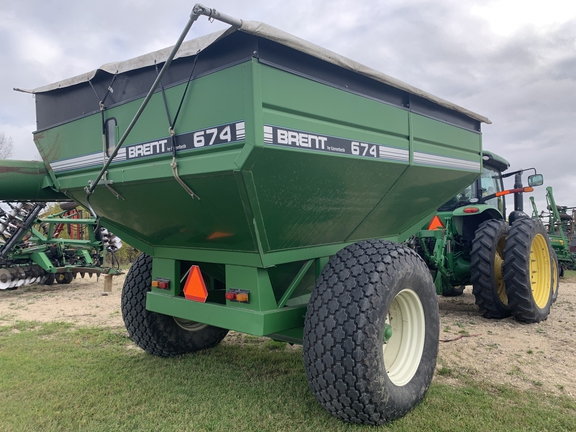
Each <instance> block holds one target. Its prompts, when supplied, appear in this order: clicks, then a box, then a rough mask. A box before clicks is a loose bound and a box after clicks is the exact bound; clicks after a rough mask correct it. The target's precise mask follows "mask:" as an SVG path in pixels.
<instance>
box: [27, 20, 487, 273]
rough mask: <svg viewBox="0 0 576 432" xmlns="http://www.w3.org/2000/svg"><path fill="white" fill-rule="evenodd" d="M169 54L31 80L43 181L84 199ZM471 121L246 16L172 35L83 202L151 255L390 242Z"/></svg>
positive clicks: (456, 181) (464, 151) (214, 256)
mask: <svg viewBox="0 0 576 432" xmlns="http://www.w3.org/2000/svg"><path fill="white" fill-rule="evenodd" d="M167 53H168V50H161V51H158V52H154V53H150V54H146V55H144V56H142V57H138V58H135V59H131V60H128V61H125V62H120V63H113V64H107V65H104V66H102V67H101V68H99V69H97V70H95V71H92V72H90V73H86V74H83V75H81V76H78V77H74V78H70V79H67V80H64V81H61V82H58V83H55V84H51V85H48V86H45V87H42V88H39V89H36V90H33V93H34V94H35V95H36V107H37V129H38V130H37V132H35V134H34V139H35V143H36V145H37V147H38V150H39V151H40V154H41V155H42V158H43V161H44V163H45V165H46V167H47V170H48V173H49V176H48V178H46V179H44V184H52V188H53V189H54V190H56V191H58V192H59V193H61V194H63V195H62V197H64V196H66V197H68V198H73V199H74V200H76V201H78V202H81V203H83V204H86V205H87V204H88V203H87V196H86V192H85V188H86V186H87V185H89V184H90V182H91V181H93V180H94V179H95V178H96V176H97V175H98V173H99V172H100V170H101V169H102V167H103V165H104V163H105V162H106V161H107V158H108V157H109V155H111V154H112V152H113V150H114V147H115V146H116V144H117V143H118V140H119V138H120V137H121V136H122V135H123V133H124V132H125V130H126V128H127V127H128V125H129V123H130V121H131V120H132V118H133V115H134V113H135V112H136V111H137V108H138V107H139V105H140V103H141V101H142V99H143V98H144V96H145V94H146V91H147V90H148V89H149V88H150V86H151V84H152V82H153V81H154V79H155V78H156V77H157V74H158V70H159V67H160V66H161V65H162V63H163V62H164V61H165V60H166V56H167ZM482 122H489V121H488V120H487V119H485V118H484V117H482V116H479V115H477V114H474V113H472V112H470V111H468V110H465V109H463V108H460V107H457V106H455V105H453V104H451V103H449V102H446V101H444V100H441V99H439V98H437V97H435V96H432V95H430V94H427V93H426V92H423V91H421V90H418V89H416V88H414V87H412V86H409V85H407V84H404V83H402V82H400V81H397V80H395V79H393V78H390V77H388V76H386V75H384V74H381V73H379V72H376V71H374V70H372V69H370V68H367V67H365V66H362V65H360V64H357V63H355V62H353V61H351V60H349V59H346V58H344V57H341V56H339V55H336V54H334V53H331V52H329V51H326V50H324V49H322V48H320V47H318V46H315V45H313V44H310V43H308V42H305V41H303V40H301V39H298V38H296V37H294V36H292V35H289V34H286V33H284V32H282V31H280V30H278V29H275V28H273V27H270V26H268V25H265V24H262V23H258V22H248V21H244V22H243V23H242V27H241V28H239V29H234V28H231V29H229V30H227V31H221V32H218V33H215V34H211V35H208V36H205V37H201V38H199V39H195V40H191V41H188V42H185V43H184V44H183V45H182V47H181V49H180V51H179V54H178V55H177V57H176V58H175V60H174V61H173V63H172V64H171V66H170V68H169V69H168V71H167V73H166V74H165V75H164V77H163V79H162V83H161V86H159V88H158V89H157V91H156V92H155V93H154V95H153V96H152V98H151V100H150V103H149V104H148V106H147V108H146V109H145V110H144V112H143V114H142V116H141V117H140V119H139V121H138V122H137V123H136V125H135V126H134V128H133V129H132V131H131V132H130V134H129V136H128V138H127V139H126V142H125V143H124V145H123V147H122V148H121V149H120V151H119V152H118V154H117V156H116V157H115V158H114V159H113V160H112V162H111V163H110V165H109V167H108V170H107V172H106V173H105V175H104V176H103V177H102V181H101V182H100V184H99V185H98V186H97V187H96V188H95V191H94V194H93V195H92V196H91V198H90V203H89V204H90V206H91V208H92V209H93V210H94V211H95V213H96V214H97V215H99V216H100V218H101V221H102V223H103V225H105V226H107V227H108V228H109V229H110V230H112V231H113V232H114V233H116V234H117V235H119V236H120V237H121V238H123V239H125V240H127V241H129V242H130V243H132V244H133V245H134V246H136V247H138V248H140V249H141V250H144V251H145V252H147V253H149V254H151V255H154V256H163V257H167V258H177V259H189V260H199V259H201V260H202V261H217V262H228V263H235V262H242V263H245V264H249V265H265V266H266V265H274V264H276V263H278V262H283V261H292V256H293V255H291V254H293V251H296V250H298V251H299V253H300V254H301V255H299V259H306V258H307V257H314V256H326V255H329V254H333V253H335V252H336V251H337V250H339V249H341V248H342V247H343V244H348V243H352V242H356V241H358V240H361V239H368V238H376V237H378V238H389V239H395V240H398V239H402V238H404V237H406V236H407V235H409V234H410V233H412V231H413V230H414V229H415V228H414V227H416V228H417V227H418V225H419V224H420V222H421V220H422V219H423V218H425V217H427V216H428V214H430V213H431V212H433V211H434V210H435V209H436V208H437V207H438V206H439V205H440V204H442V203H443V202H445V201H446V200H447V199H448V198H449V197H450V196H452V195H454V194H455V193H456V192H458V191H459V190H461V189H462V188H463V187H465V186H466V185H467V184H470V183H471V182H472V181H473V180H474V178H476V177H477V176H478V174H479V173H480V169H481V134H480V124H481V123H482ZM174 167H176V168H174ZM24 195H26V193H24ZM222 252H224V253H223V254H221V253H222Z"/></svg>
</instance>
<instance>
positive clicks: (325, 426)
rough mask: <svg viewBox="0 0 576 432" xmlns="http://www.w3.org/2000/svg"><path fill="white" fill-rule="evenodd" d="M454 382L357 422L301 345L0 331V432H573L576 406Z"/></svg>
mask: <svg viewBox="0 0 576 432" xmlns="http://www.w3.org/2000/svg"><path fill="white" fill-rule="evenodd" d="M439 373H440V374H441V375H445V376H446V375H448V376H450V375H451V371H450V370H449V369H444V370H442V371H440V372H439ZM455 379H457V380H458V385H455V386H454V387H451V386H447V385H439V384H434V385H432V386H431V388H430V390H429V392H428V394H427V396H426V397H425V399H424V401H423V403H421V404H420V405H419V406H418V407H416V408H415V410H414V411H412V412H411V413H409V414H408V415H407V416H405V417H404V418H402V419H400V420H398V421H396V422H393V423H391V424H389V425H386V426H381V427H378V428H374V427H368V426H356V425H350V424H347V423H344V422H341V421H339V420H337V419H335V418H333V417H332V416H330V415H329V414H328V413H327V412H325V411H324V410H323V409H322V408H321V407H320V405H319V404H318V403H317V402H316V401H315V399H314V398H313V396H312V395H311V393H310V391H309V389H308V384H307V382H306V377H305V374H304V368H303V365H302V352H301V350H300V349H295V348H291V347H289V346H288V345H286V344H284V343H278V342H272V341H269V342H264V343H262V342H261V340H260V339H258V338H251V337H244V338H239V339H238V340H237V341H234V342H233V343H225V344H221V345H219V346H218V347H216V348H214V349H212V350H207V351H203V352H199V353H196V354H192V355H187V356H182V357H176V358H170V359H162V358H157V357H153V356H150V355H148V354H145V353H144V352H142V351H141V350H140V349H138V348H136V347H135V346H134V345H133V343H132V342H131V341H130V340H129V339H128V337H127V336H126V335H125V334H124V333H118V332H113V331H110V330H107V329H100V328H78V327H75V326H73V325H71V324H58V323H52V324H39V323H33V322H20V323H17V324H16V325H14V326H5V327H0V400H1V401H2V402H1V403H0V430H2V431H37V430H38V431H39V430H42V431H77V430H89V431H134V430H138V431H164V430H166V431H174V430H182V431H184V430H193V431H292V430H293V431H363V430H366V431H374V430H385V431H414V430H426V431H427V430H434V431H453V430H466V431H484V430H491V431H520V430H522V431H525V430H534V431H536V430H554V431H562V430H566V431H569V430H576V400H574V399H571V398H568V397H554V396H549V395H545V394H542V393H540V392H538V391H533V392H520V391H514V390H511V389H508V388H506V387H502V386H495V385H489V384H486V383H479V382H475V381H473V380H471V379H469V378H466V377H456V378H455ZM535 385H536V386H537V385H538V384H537V383H536V382H535Z"/></svg>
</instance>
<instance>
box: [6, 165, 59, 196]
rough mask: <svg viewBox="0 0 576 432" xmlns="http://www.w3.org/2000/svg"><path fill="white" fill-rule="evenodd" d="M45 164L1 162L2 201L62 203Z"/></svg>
mask: <svg viewBox="0 0 576 432" xmlns="http://www.w3.org/2000/svg"><path fill="white" fill-rule="evenodd" d="M66 199H68V198H67V197H66V195H64V194H62V193H60V192H56V191H55V190H54V189H53V188H52V180H51V179H50V176H49V175H48V170H47V169H46V166H45V165H44V163H43V162H39V161H22V160H0V201H61V200H66Z"/></svg>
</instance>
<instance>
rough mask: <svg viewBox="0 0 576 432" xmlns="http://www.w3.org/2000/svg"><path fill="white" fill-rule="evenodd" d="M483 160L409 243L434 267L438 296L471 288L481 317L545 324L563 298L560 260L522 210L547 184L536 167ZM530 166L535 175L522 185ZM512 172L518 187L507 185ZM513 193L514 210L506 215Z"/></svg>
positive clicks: (497, 159)
mask: <svg viewBox="0 0 576 432" xmlns="http://www.w3.org/2000/svg"><path fill="white" fill-rule="evenodd" d="M482 159H483V168H482V174H481V175H480V177H478V178H477V179H476V180H475V181H474V182H473V183H472V184H470V185H469V186H468V187H466V188H465V189H464V190H462V191H461V192H459V193H458V194H456V195H455V196H454V197H452V198H451V199H450V200H449V201H447V202H446V203H445V204H443V205H442V206H440V207H439V208H438V212H437V213H436V214H435V215H434V216H433V217H432V218H431V219H430V220H429V221H428V222H427V224H426V225H425V226H424V227H423V229H422V230H421V231H419V232H418V233H416V234H415V235H414V236H413V237H412V238H411V239H410V241H409V244H410V245H411V246H412V247H413V248H415V249H416V250H417V251H418V252H419V254H420V255H421V256H422V258H424V260H425V261H426V263H427V264H428V266H429V268H430V270H431V271H432V274H433V276H434V284H435V286H436V292H437V294H440V295H444V296H456V295H460V294H462V292H463V290H464V289H465V286H466V285H472V287H473V289H472V293H473V295H474V297H475V302H476V305H477V306H478V309H479V312H480V313H481V314H482V316H484V317H486V318H495V319H501V318H505V317H509V316H511V315H512V316H514V317H515V318H516V319H517V320H519V321H523V322H527V323H534V322H540V321H541V320H544V319H546V318H547V317H548V315H549V313H550V304H551V303H552V301H553V300H554V298H555V296H557V289H558V264H557V261H556V258H555V255H554V253H553V250H552V249H551V246H550V239H549V237H548V233H547V232H546V229H545V227H544V226H543V224H542V223H541V222H540V220H539V219H535V218H531V217H530V216H528V215H527V214H526V213H524V211H523V194H524V193H526V192H531V191H532V190H533V188H534V187H535V186H540V185H542V183H543V176H542V175H540V174H537V173H536V170H535V169H534V168H530V169H523V170H518V171H513V172H508V173H504V172H505V171H506V170H508V168H509V167H510V164H509V163H508V161H506V160H505V159H504V158H502V157H500V156H498V155H496V154H494V153H491V152H488V151H483V153H482ZM527 171H533V172H534V173H533V174H532V175H530V176H529V177H528V187H524V186H523V184H522V175H523V173H525V172H527ZM511 176H514V188H513V189H504V182H503V179H504V178H506V177H511ZM510 194H512V195H514V210H513V211H512V212H510V214H509V215H508V219H507V220H506V201H505V196H506V195H510ZM552 286H554V289H552Z"/></svg>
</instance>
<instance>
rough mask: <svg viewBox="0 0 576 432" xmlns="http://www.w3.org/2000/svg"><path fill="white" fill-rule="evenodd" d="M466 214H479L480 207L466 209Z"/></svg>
mask: <svg viewBox="0 0 576 432" xmlns="http://www.w3.org/2000/svg"><path fill="white" fill-rule="evenodd" d="M463 211H464V213H478V212H479V211H480V209H479V208H478V207H466V208H465V209H464V210H463Z"/></svg>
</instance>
